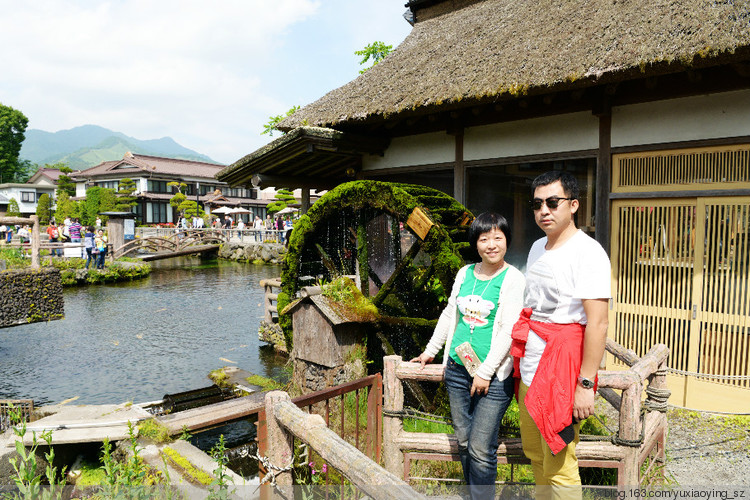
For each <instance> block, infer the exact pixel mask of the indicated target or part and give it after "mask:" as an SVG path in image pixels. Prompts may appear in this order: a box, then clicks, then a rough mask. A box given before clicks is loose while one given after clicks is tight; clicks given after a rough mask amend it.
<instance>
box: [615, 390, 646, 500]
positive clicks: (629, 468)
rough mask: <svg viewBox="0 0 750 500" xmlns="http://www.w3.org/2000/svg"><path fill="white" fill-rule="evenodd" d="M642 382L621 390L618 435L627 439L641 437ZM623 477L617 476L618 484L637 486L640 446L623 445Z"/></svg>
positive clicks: (632, 439) (634, 439)
mask: <svg viewBox="0 0 750 500" xmlns="http://www.w3.org/2000/svg"><path fill="white" fill-rule="evenodd" d="M642 392H643V384H642V383H637V382H636V383H633V384H631V385H630V387H628V388H627V389H625V390H623V391H622V403H621V405H620V429H619V432H618V434H619V437H620V438H622V439H626V440H629V441H634V442H635V441H637V440H638V439H639V438H640V437H641V429H642V428H643V427H642V425H643V423H642V422H641V393H642ZM624 451H625V453H624V457H623V465H624V466H623V468H622V471H623V474H622V475H623V477H621V478H620V477H618V478H617V482H618V485H619V486H638V484H639V483H640V465H639V463H638V454H639V451H640V446H638V447H635V446H626V447H624Z"/></svg>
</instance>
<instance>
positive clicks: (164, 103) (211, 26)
mask: <svg viewBox="0 0 750 500" xmlns="http://www.w3.org/2000/svg"><path fill="white" fill-rule="evenodd" d="M405 3H406V2H405V0H377V1H376V0H266V1H260V0H217V1H216V2H205V1H203V0H201V1H197V0H159V1H154V0H111V1H95V0H88V1H86V0H80V1H74V0H68V1H63V0H34V1H33V2H18V1H17V0H0V11H2V12H3V30H0V47H2V49H0V56H2V57H1V58H0V61H2V67H3V75H2V76H0V103H2V104H4V105H6V106H12V107H14V108H16V109H18V110H20V111H22V112H23V113H24V114H25V115H26V116H27V117H28V118H29V128H35V129H41V130H46V131H49V132H56V131H58V130H64V129H69V128H72V127H75V126H79V125H85V124H95V125H100V126H102V127H106V128H109V129H112V130H116V131H118V132H122V133H124V134H127V135H130V136H133V137H136V138H138V139H156V138H160V137H164V136H170V137H172V138H173V139H174V140H176V141H177V142H179V143H180V144H182V145H183V146H185V147H188V148H191V149H194V150H196V151H199V152H201V153H203V154H206V155H208V156H210V157H211V158H213V159H214V160H216V161H219V162H222V163H231V162H233V161H235V160H237V159H239V158H240V157H242V156H243V155H245V154H247V153H250V152H252V151H254V150H256V149H258V148H259V147H261V146H262V145H264V144H265V143H267V142H268V141H270V140H271V138H269V137H268V135H260V132H262V130H263V124H264V123H266V122H267V121H268V118H269V116H271V115H276V114H280V113H283V112H286V110H288V109H289V108H290V107H291V106H293V105H295V104H300V105H304V104H307V103H309V102H312V101H314V100H315V99H317V98H319V97H321V96H322V95H324V94H325V93H326V92H328V91H329V90H332V89H334V88H336V87H339V86H341V85H343V84H345V83H347V82H348V81H350V80H352V79H354V78H356V77H357V75H358V72H359V69H360V66H359V65H358V63H359V58H358V57H357V56H355V55H354V51H355V50H359V49H361V48H362V47H364V46H365V45H367V44H368V43H370V42H372V41H375V40H381V41H384V42H386V43H388V44H392V45H394V47H395V46H397V45H398V44H399V43H401V42H402V41H403V39H404V38H405V37H406V35H408V33H409V31H410V29H411V27H410V26H409V24H408V23H407V22H406V21H405V20H404V19H403V17H402V14H403V13H404V11H405V10H406V8H405V7H404V4H405ZM276 137H277V135H276Z"/></svg>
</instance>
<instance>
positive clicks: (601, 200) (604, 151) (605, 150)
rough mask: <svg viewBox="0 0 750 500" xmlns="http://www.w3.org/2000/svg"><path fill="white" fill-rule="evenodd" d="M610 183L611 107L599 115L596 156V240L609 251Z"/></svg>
mask: <svg viewBox="0 0 750 500" xmlns="http://www.w3.org/2000/svg"><path fill="white" fill-rule="evenodd" d="M611 185H612V108H611V107H610V106H609V105H605V106H604V109H602V112H601V114H600V115H599V151H598V154H597V158H596V214H595V215H594V218H595V223H594V224H595V226H596V241H598V242H599V244H600V245H601V246H602V247H604V250H605V251H606V252H607V253H609V223H610V218H609V192H610V189H611Z"/></svg>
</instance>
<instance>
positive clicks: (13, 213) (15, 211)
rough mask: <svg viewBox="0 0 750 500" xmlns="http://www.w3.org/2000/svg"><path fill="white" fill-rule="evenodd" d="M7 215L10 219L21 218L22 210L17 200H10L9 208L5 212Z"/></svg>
mask: <svg viewBox="0 0 750 500" xmlns="http://www.w3.org/2000/svg"><path fill="white" fill-rule="evenodd" d="M5 215H7V216H8V217H20V216H21V209H20V208H18V201H16V199H15V198H11V199H10V200H8V208H7V209H6V210H5Z"/></svg>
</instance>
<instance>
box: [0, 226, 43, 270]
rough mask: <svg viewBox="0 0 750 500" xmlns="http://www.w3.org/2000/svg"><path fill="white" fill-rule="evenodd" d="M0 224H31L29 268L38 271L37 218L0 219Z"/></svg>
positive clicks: (39, 262) (39, 265)
mask: <svg viewBox="0 0 750 500" xmlns="http://www.w3.org/2000/svg"><path fill="white" fill-rule="evenodd" d="M0 224H31V268H32V269H39V268H40V267H41V261H40V260H39V246H40V242H41V240H40V238H39V217H37V216H36V215H31V216H29V217H0Z"/></svg>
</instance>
